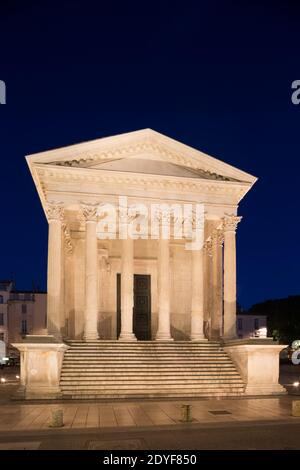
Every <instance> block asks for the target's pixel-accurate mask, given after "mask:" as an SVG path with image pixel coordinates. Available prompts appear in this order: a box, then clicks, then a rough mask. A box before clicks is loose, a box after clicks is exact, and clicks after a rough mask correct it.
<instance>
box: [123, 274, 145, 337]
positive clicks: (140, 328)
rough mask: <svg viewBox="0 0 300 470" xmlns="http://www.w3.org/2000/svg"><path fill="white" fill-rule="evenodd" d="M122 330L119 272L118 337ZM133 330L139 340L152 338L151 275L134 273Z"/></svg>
mask: <svg viewBox="0 0 300 470" xmlns="http://www.w3.org/2000/svg"><path fill="white" fill-rule="evenodd" d="M120 331H121V274H117V337H119V335H120ZM133 332H134V334H135V336H136V338H137V339H138V340H139V341H150V340H151V276H150V275H148V274H135V275H134V307H133Z"/></svg>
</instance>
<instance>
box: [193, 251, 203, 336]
mask: <svg viewBox="0 0 300 470" xmlns="http://www.w3.org/2000/svg"><path fill="white" fill-rule="evenodd" d="M203 263H204V260H203V247H201V248H200V249H198V250H193V251H192V309H191V340H192V341H201V340H204V339H205V338H204V334H203V319H204V318H203V316H204V311H203V310H204V297H203V294H204V289H203V283H204V277H203Z"/></svg>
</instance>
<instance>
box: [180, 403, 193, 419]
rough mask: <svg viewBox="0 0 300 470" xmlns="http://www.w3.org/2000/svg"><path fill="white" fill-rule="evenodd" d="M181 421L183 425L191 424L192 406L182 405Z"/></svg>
mask: <svg viewBox="0 0 300 470" xmlns="http://www.w3.org/2000/svg"><path fill="white" fill-rule="evenodd" d="M181 421H182V422H183V423H190V422H191V421H193V418H192V405H181Z"/></svg>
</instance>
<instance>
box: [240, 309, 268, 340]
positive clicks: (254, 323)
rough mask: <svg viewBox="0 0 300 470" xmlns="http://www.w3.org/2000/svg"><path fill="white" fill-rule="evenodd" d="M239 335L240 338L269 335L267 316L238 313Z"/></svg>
mask: <svg viewBox="0 0 300 470" xmlns="http://www.w3.org/2000/svg"><path fill="white" fill-rule="evenodd" d="M236 330H237V336H238V337H239V338H241V339H242V338H257V337H265V336H266V335H267V316H266V315H249V314H246V313H245V314H238V315H237V320H236Z"/></svg>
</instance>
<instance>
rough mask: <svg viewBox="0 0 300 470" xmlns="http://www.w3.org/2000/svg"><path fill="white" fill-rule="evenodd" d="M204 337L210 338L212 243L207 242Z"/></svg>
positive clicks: (205, 254) (205, 255)
mask: <svg viewBox="0 0 300 470" xmlns="http://www.w3.org/2000/svg"><path fill="white" fill-rule="evenodd" d="M203 253H204V335H205V337H206V338H207V339H209V338H210V324H211V310H212V308H211V306H212V289H211V285H212V282H211V258H212V241H211V239H209V240H207V241H206V242H205V243H204V252H203Z"/></svg>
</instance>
